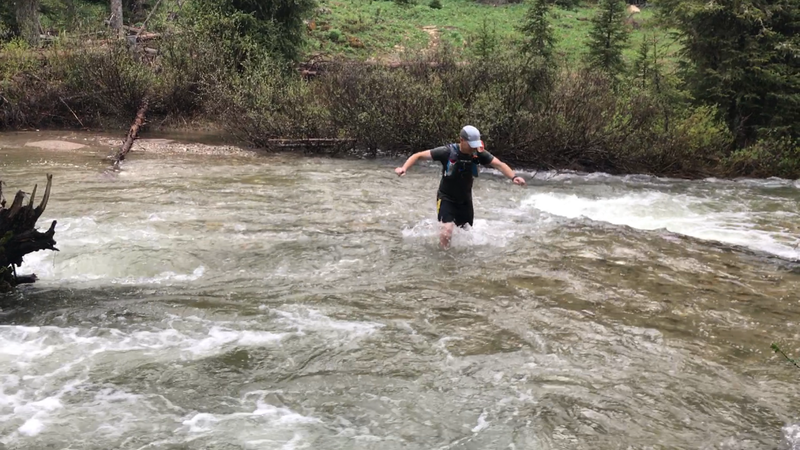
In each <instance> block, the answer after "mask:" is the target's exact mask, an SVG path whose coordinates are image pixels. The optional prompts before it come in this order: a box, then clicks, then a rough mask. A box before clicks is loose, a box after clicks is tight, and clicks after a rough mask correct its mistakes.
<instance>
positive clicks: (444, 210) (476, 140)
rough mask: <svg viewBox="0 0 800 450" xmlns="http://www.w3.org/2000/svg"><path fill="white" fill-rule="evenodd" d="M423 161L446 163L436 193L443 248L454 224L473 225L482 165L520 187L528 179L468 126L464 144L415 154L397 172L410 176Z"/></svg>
mask: <svg viewBox="0 0 800 450" xmlns="http://www.w3.org/2000/svg"><path fill="white" fill-rule="evenodd" d="M420 159H432V160H434V161H439V162H440V163H442V181H441V182H439V191H438V192H437V193H436V214H437V217H438V220H439V222H440V223H441V224H442V226H441V232H440V233H439V244H440V245H441V247H442V248H448V247H449V246H450V237H451V236H452V235H453V225H457V226H459V227H464V226H465V225H466V224H469V225H470V226H472V220H473V217H474V211H473V209H472V181H473V180H474V179H475V177H477V176H478V164H483V165H484V166H491V167H494V168H495V169H497V170H499V171H500V172H502V173H503V175H505V176H507V177H508V178H510V179H511V181H513V182H514V184H518V185H520V186H524V185H525V179H524V178H522V177H519V176H517V175H516V174H515V173H514V171H513V170H511V168H510V167H508V164H506V163H504V162H502V161H500V160H499V159H497V158H495V157H494V156H492V154H491V153H489V152H487V151H486V150H485V149H484V148H483V141H481V134H480V132H479V131H478V129H477V128H475V127H473V126H471V125H467V126H465V127H464V128H462V129H461V134H460V142H459V143H458V144H448V145H445V146H443V147H436V148H435V149H433V150H425V151H421V152H417V153H414V154H413V155H411V156H410V157H409V158H408V160H406V163H405V164H403V167H398V168H396V169H394V171H395V173H396V174H397V175H399V176H401V177H402V176H403V175H405V174H406V171H408V169H410V168H411V166H413V165H414V164H415V163H416V162H417V161H418V160H420Z"/></svg>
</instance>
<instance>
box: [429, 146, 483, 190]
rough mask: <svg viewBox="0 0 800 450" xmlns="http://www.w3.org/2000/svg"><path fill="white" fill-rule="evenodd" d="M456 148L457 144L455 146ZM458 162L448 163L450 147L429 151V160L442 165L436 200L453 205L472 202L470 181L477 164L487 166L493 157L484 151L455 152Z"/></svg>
mask: <svg viewBox="0 0 800 450" xmlns="http://www.w3.org/2000/svg"><path fill="white" fill-rule="evenodd" d="M455 145H456V146H458V144H455ZM456 155H457V158H458V161H456V162H455V164H451V163H450V161H449V160H450V146H443V147H436V148H435V149H433V150H431V158H432V159H433V160H434V161H439V162H440V163H442V181H441V182H440V183H439V192H438V193H437V198H441V199H444V200H448V201H451V202H454V203H471V202H472V181H473V179H474V178H475V177H474V175H473V172H475V173H477V170H478V164H483V165H484V166H488V165H489V164H491V163H492V161H493V160H494V156H492V154H491V153H489V152H487V151H486V150H484V151H482V152H475V153H474V154H472V155H470V154H466V153H463V152H461V151H460V150H459V151H457V152H456ZM448 172H450V174H448Z"/></svg>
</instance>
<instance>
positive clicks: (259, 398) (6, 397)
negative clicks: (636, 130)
mask: <svg viewBox="0 0 800 450" xmlns="http://www.w3.org/2000/svg"><path fill="white" fill-rule="evenodd" d="M64 136H66V137H67V138H69V139H70V140H72V141H73V142H80V143H83V144H86V145H87V147H85V148H82V149H79V150H71V151H54V150H46V149H38V148H32V147H24V146H23V144H24V143H25V142H28V141H36V140H43V139H54V138H62V137H64ZM145 142H147V141H143V144H144V143H145ZM193 145H194V147H192V146H193ZM198 145H199V144H192V143H189V142H183V141H180V140H178V141H174V142H172V143H169V142H163V143H161V144H160V147H161V148H162V149H167V151H145V152H137V151H136V150H134V152H133V153H131V154H130V155H129V158H128V160H127V161H126V162H125V163H124V165H123V170H122V171H121V172H120V173H118V174H109V173H107V172H106V171H105V169H106V168H107V167H108V161H106V160H104V157H105V156H106V155H107V154H108V153H109V147H108V146H107V145H104V144H103V143H102V142H101V141H98V139H97V136H96V135H90V134H79V133H77V134H76V133H66V134H65V133H44V132H40V133H33V132H31V133H6V134H2V135H0V179H2V180H3V181H4V182H5V184H6V186H4V189H3V191H4V193H5V195H6V198H7V199H9V200H10V199H11V198H12V197H13V195H12V191H16V190H17V189H23V190H26V191H30V189H32V187H33V184H34V183H39V185H40V186H39V188H40V191H39V192H40V193H41V192H42V191H41V189H42V187H43V185H44V182H45V174H46V173H52V174H54V185H53V193H52V197H51V199H50V203H49V205H48V208H47V211H46V212H45V215H44V216H43V217H42V218H41V219H40V222H39V226H40V228H47V226H48V225H49V222H50V221H51V220H58V226H57V228H56V236H55V237H56V240H57V241H58V247H59V249H60V250H61V251H60V252H58V253H56V252H40V253H36V254H33V255H30V256H29V257H28V259H26V263H25V264H24V266H23V267H22V269H20V272H21V273H29V272H35V273H36V274H38V276H39V278H40V280H39V282H37V283H36V284H35V285H30V286H24V287H23V288H22V289H21V290H20V291H19V292H18V293H15V294H11V295H6V296H5V297H0V306H1V307H2V311H0V448H1V449H9V450H10V449H15V450H16V449H26V450H27V449H98V450H99V449H103V450H106V449H169V450H178V449H181V450H184V449H186V450H188V449H192V450H193V449H225V450H227V449H302V448H307V449H482V450H484V449H662V448H664V449H665V448H670V449H672V448H686V449H699V448H702V449H800V391H798V382H800V369H797V368H795V367H793V366H791V365H790V364H789V363H788V362H787V361H786V360H784V359H782V358H781V357H780V356H779V355H776V354H775V353H774V352H772V350H771V349H770V344H771V343H773V342H780V343H781V345H782V346H783V347H784V349H785V350H786V351H787V353H789V354H790V355H794V356H800V326H799V324H800V292H799V291H798V288H799V287H800V263H798V262H797V260H800V248H798V244H799V243H800V182H794V181H789V180H777V179H770V180H736V181H725V180H702V181H681V180H671V179H659V178H653V177H648V176H622V177H620V176H610V175H604V174H588V175H587V174H576V173H558V172H538V173H535V174H534V173H533V172H522V171H521V173H523V174H524V175H525V176H526V178H527V179H528V181H529V185H528V186H527V187H525V188H522V187H518V186H513V185H511V184H510V183H509V182H508V180H505V179H503V178H502V177H501V176H499V175H498V174H497V173H495V172H492V171H487V172H484V173H482V174H481V176H480V177H479V179H478V180H477V181H476V183H475V190H474V198H475V209H476V222H475V226H474V228H473V229H472V230H469V231H462V230H457V232H456V234H455V236H454V240H453V247H452V248H451V249H450V250H448V251H442V250H440V249H439V248H438V239H437V224H436V222H435V212H434V208H435V191H436V186H437V184H438V169H437V168H436V167H435V166H434V165H433V164H421V165H419V166H416V167H414V168H413V169H412V170H411V171H410V173H409V174H408V175H407V176H405V177H403V178H398V177H397V176H396V175H394V173H393V171H392V169H393V168H394V167H395V166H396V165H397V164H399V163H400V162H399V161H397V160H391V159H377V160H359V159H330V158H324V157H310V156H295V155H266V156H265V155H261V156H259V155H253V154H249V153H246V152H237V153H235V154H234V155H232V156H220V155H219V154H200V153H202V152H200V153H198V152H193V151H186V149H187V148H188V149H193V148H202V146H200V147H198ZM206 153H208V152H206ZM211 153H214V152H211ZM216 153H224V152H222V151H220V152H216Z"/></svg>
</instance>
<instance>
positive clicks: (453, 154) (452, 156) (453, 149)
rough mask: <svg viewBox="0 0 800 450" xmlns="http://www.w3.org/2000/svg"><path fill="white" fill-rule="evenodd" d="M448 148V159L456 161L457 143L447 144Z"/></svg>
mask: <svg viewBox="0 0 800 450" xmlns="http://www.w3.org/2000/svg"><path fill="white" fill-rule="evenodd" d="M447 147H448V148H450V157H449V158H448V159H449V160H450V161H458V152H459V150H458V144H448V145H447Z"/></svg>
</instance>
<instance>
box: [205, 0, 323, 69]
mask: <svg viewBox="0 0 800 450" xmlns="http://www.w3.org/2000/svg"><path fill="white" fill-rule="evenodd" d="M315 6H316V2H315V1H314V0H195V1H193V2H192V3H191V6H190V17H191V24H192V26H193V27H194V28H195V30H197V31H199V32H201V33H203V34H205V35H206V36H208V37H209V38H210V39H213V40H215V41H216V42H219V43H221V44H224V46H225V51H226V53H227V55H228V56H229V57H230V58H231V60H232V61H234V62H235V63H237V64H241V63H242V62H243V61H246V60H249V59H252V58H258V57H261V56H262V55H263V54H269V55H272V56H279V57H282V58H284V59H286V60H294V59H297V58H298V57H299V52H300V47H301V45H302V42H303V36H304V34H303V33H304V30H305V24H304V22H303V20H304V19H306V18H308V17H310V15H311V13H312V11H313V9H314V7H315Z"/></svg>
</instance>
